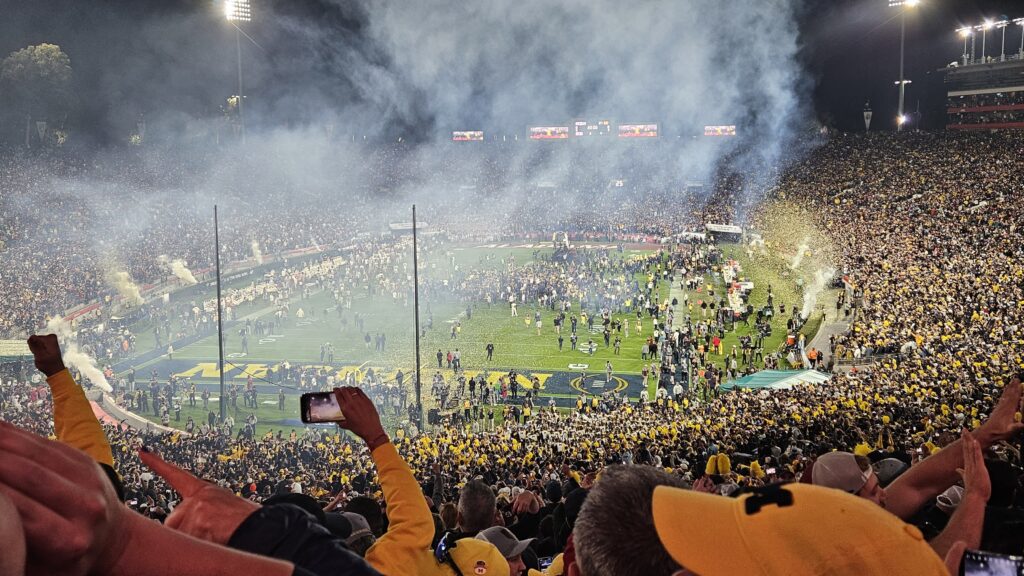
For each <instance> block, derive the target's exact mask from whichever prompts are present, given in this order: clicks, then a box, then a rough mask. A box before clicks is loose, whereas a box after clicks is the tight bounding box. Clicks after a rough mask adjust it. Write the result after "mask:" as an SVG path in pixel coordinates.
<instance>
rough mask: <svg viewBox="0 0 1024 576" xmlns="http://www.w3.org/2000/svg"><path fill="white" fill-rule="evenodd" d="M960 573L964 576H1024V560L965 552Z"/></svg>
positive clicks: (971, 551) (1016, 557)
mask: <svg viewBox="0 0 1024 576" xmlns="http://www.w3.org/2000/svg"><path fill="white" fill-rule="evenodd" d="M960 573H961V574H963V575H964V576H1024V558H1022V557H1020V556H1007V555H1004V554H993V553H991V552H982V551H980V550H968V551H967V552H964V561H963V563H962V564H961V565H960Z"/></svg>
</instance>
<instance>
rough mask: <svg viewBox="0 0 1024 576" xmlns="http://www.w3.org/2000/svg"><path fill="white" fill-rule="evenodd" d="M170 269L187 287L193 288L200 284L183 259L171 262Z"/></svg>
mask: <svg viewBox="0 0 1024 576" xmlns="http://www.w3.org/2000/svg"><path fill="white" fill-rule="evenodd" d="M170 267H171V273H172V274H174V275H175V276H176V277H177V278H178V279H179V280H181V281H182V282H184V283H185V284H186V285H188V286H191V285H193V284H197V283H198V281H197V280H196V277H195V276H194V275H192V271H191V270H189V269H188V266H186V265H185V261H184V260H182V259H181V258H176V259H174V260H171V262H170Z"/></svg>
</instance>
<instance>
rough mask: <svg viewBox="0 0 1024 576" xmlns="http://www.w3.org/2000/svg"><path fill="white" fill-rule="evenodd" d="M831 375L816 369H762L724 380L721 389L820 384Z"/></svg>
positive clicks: (775, 387)
mask: <svg viewBox="0 0 1024 576" xmlns="http://www.w3.org/2000/svg"><path fill="white" fill-rule="evenodd" d="M831 379H832V377H831V376H830V375H828V374H823V373H821V372H818V371H817V370H762V371H760V372H756V373H754V374H751V375H750V376H744V377H743V378H740V379H739V380H735V381H733V382H726V383H725V384H723V385H722V389H724V390H731V389H733V388H748V389H754V390H759V389H762V388H768V389H770V390H788V389H790V388H792V387H793V386H796V385H797V384H822V383H824V382H828V381H829V380H831Z"/></svg>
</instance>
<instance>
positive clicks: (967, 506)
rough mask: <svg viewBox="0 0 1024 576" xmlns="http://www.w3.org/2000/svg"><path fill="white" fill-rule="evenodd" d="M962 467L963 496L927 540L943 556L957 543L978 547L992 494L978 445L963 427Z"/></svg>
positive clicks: (973, 548) (974, 548)
mask: <svg viewBox="0 0 1024 576" xmlns="http://www.w3.org/2000/svg"><path fill="white" fill-rule="evenodd" d="M961 443H962V445H963V449H962V452H963V461H964V467H963V469H962V470H961V471H960V474H961V475H963V479H964V496H963V498H962V499H961V500H960V505H959V506H957V509H956V512H954V513H953V516H952V517H951V518H950V519H949V523H947V524H946V528H945V530H943V531H942V533H941V534H939V535H938V536H936V537H935V538H934V539H933V540H932V541H931V542H930V544H931V546H932V548H933V549H934V550H935V552H936V553H938V555H939V556H943V557H945V556H946V554H948V553H949V551H950V550H951V549H952V548H953V545H954V544H956V543H957V542H963V543H964V544H966V546H967V548H970V549H972V550H976V549H978V548H979V547H980V546H981V532H982V528H983V527H984V525H985V505H986V504H988V499H989V497H990V496H991V495H992V484H991V481H990V480H989V477H988V469H987V468H985V458H984V457H983V456H982V453H981V445H980V444H979V443H978V441H977V440H976V439H975V438H974V437H973V436H972V435H971V433H970V432H968V431H967V430H964V431H963V436H962V437H961Z"/></svg>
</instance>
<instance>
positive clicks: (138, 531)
mask: <svg viewBox="0 0 1024 576" xmlns="http://www.w3.org/2000/svg"><path fill="white" fill-rule="evenodd" d="M0 451H2V452H3V454H4V457H3V458H0V493H3V495H4V496H6V497H7V499H8V500H9V501H10V502H11V503H13V504H14V507H15V509H16V510H17V514H16V515H17V516H20V517H21V521H22V526H23V534H24V540H25V543H26V544H27V552H28V554H27V558H26V573H28V574H51V575H53V576H64V575H68V576H84V575H87V574H109V575H113V576H129V575H131V576H192V575H196V576H199V575H206V574H224V575H226V576H235V575H238V576H245V575H247V574H266V575H268V576H292V575H293V574H296V575H304V576H306V575H308V573H303V572H296V571H295V568H294V567H293V566H292V565H291V564H288V563H285V562H281V561H278V560H273V559H270V558H263V557H259V556H254V555H251V554H246V553H243V552H238V551H236V550H231V549H229V548H225V547H223V546H217V545H215V544H211V543H208V542H203V541H200V540H197V539H195V538H191V537H189V536H187V535H185V534H181V533H178V532H175V531H174V530H171V529H169V528H166V527H164V526H162V525H160V524H158V523H156V522H153V521H152V520H148V519H146V518H143V517H142V516H140V515H138V514H136V513H134V512H132V511H130V510H129V509H128V508H127V507H125V506H124V505H122V504H121V502H120V501H119V500H118V498H117V494H115V492H114V489H113V487H112V486H111V484H110V481H109V480H108V479H107V477H106V474H105V473H104V472H103V471H102V470H101V469H100V467H99V466H98V465H97V463H96V462H95V461H94V460H93V459H92V458H90V457H89V456H88V455H87V454H85V453H83V452H81V451H79V450H76V449H74V448H72V447H70V446H68V445H66V444H63V443H60V442H53V441H50V440H47V439H45V438H41V437H39V436H36V435H34V434H32V433H30V432H26V431H24V430H20V429H18V428H15V427H14V426H11V425H10V424H7V423H0ZM155 552H158V553H157V554H154V553H155Z"/></svg>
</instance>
